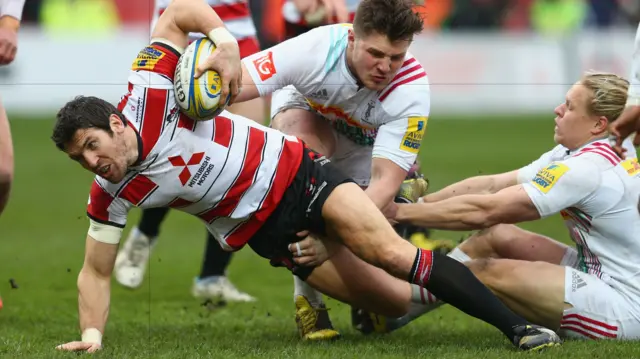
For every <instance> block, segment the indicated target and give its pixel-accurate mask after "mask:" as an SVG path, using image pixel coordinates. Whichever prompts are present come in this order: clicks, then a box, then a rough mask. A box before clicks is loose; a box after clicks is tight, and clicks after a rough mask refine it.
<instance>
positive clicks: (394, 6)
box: [353, 0, 424, 42]
mask: <svg viewBox="0 0 640 359" xmlns="http://www.w3.org/2000/svg"><path fill="white" fill-rule="evenodd" d="M413 4H414V3H413V0H362V2H360V4H359V5H358V9H357V10H356V16H355V18H354V19H353V31H354V32H355V33H356V34H357V35H358V36H368V35H371V34H372V33H378V34H380V35H386V36H387V38H388V39H389V41H391V42H394V41H397V40H409V39H411V38H412V37H413V35H414V34H417V33H420V32H421V31H422V29H423V27H424V23H423V21H422V17H421V16H420V14H418V13H417V12H415V11H414V10H413Z"/></svg>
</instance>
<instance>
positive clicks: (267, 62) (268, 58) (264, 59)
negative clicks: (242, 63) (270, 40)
mask: <svg viewBox="0 0 640 359" xmlns="http://www.w3.org/2000/svg"><path fill="white" fill-rule="evenodd" d="M253 66H255V68H256V71H258V75H259V76H260V80H262V81H267V80H268V79H270V78H271V77H272V76H273V75H275V74H276V66H275V64H274V63H273V53H272V52H271V51H268V52H267V53H266V54H264V55H262V56H260V57H258V58H257V59H255V60H253Z"/></svg>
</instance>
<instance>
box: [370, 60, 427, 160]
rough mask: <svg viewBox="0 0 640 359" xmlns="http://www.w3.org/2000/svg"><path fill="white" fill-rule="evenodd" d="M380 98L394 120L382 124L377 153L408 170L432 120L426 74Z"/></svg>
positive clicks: (377, 141) (375, 152) (376, 155)
mask: <svg viewBox="0 0 640 359" xmlns="http://www.w3.org/2000/svg"><path fill="white" fill-rule="evenodd" d="M422 71H424V70H422ZM380 101H381V103H382V107H383V109H384V111H385V113H386V115H387V116H388V117H389V120H390V121H388V122H386V123H385V124H383V125H382V126H380V127H379V128H378V135H377V136H376V140H375V142H374V144H373V157H374V158H375V157H377V158H385V159H388V160H391V161H393V162H394V163H395V164H397V165H398V166H400V167H401V168H402V169H404V170H407V171H408V170H409V169H410V168H411V166H412V165H413V164H414V162H415V160H416V158H417V156H418V152H420V146H421V145H422V139H423V138H424V136H425V133H426V130H427V122H428V121H429V111H430V109H431V102H430V101H431V100H430V89H429V83H428V81H427V79H426V76H425V77H422V78H418V79H416V80H414V81H412V82H410V83H407V84H403V85H401V86H399V87H397V88H396V89H394V90H393V91H390V92H389V94H388V96H386V97H385V98H382V97H381V98H380Z"/></svg>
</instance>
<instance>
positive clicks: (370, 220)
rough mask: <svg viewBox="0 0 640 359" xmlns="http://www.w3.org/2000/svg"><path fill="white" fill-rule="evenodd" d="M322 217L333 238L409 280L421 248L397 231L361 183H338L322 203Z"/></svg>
mask: <svg viewBox="0 0 640 359" xmlns="http://www.w3.org/2000/svg"><path fill="white" fill-rule="evenodd" d="M322 217H323V219H324V220H325V222H326V227H327V233H328V234H329V235H330V236H331V237H332V238H337V239H340V240H341V241H342V242H343V243H344V244H345V245H346V246H347V248H349V250H350V251H351V252H353V253H354V254H355V255H357V256H358V257H359V258H361V259H363V260H364V261H366V262H368V263H369V264H372V265H374V266H376V267H379V268H382V269H384V270H385V271H387V272H388V273H389V274H391V275H393V276H395V277H397V278H401V279H404V280H406V278H407V277H408V275H409V273H410V272H411V266H412V265H413V262H414V260H415V258H416V253H417V248H416V247H414V246H413V245H411V244H410V243H409V242H407V241H405V240H404V239H402V238H401V237H400V236H399V235H398V234H397V233H396V232H395V230H394V229H393V227H392V226H391V224H389V222H388V221H387V219H386V218H385V217H384V215H382V213H381V212H380V210H379V209H378V208H377V207H376V206H375V204H374V203H373V202H372V201H371V200H370V199H369V197H368V196H367V195H366V194H365V193H364V191H362V189H360V187H358V185H357V184H355V183H344V184H341V185H339V186H337V187H336V188H335V189H334V190H333V191H332V192H331V194H329V196H328V197H327V199H326V200H325V202H324V204H323V205H322Z"/></svg>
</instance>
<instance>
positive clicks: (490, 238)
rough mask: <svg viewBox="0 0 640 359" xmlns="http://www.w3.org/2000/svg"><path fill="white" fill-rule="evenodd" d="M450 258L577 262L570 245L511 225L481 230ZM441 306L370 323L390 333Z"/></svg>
mask: <svg viewBox="0 0 640 359" xmlns="http://www.w3.org/2000/svg"><path fill="white" fill-rule="evenodd" d="M447 255H448V256H449V257H451V258H453V259H455V260H457V261H458V262H462V263H468V262H469V261H471V260H472V259H480V258H508V259H518V260H525V261H544V262H548V263H552V264H559V265H563V266H564V265H567V266H573V265H574V264H575V263H576V262H577V254H576V251H575V250H574V249H572V248H570V247H568V246H567V245H565V244H562V243H560V242H557V241H555V240H553V239H551V238H549V237H546V236H543V235H540V234H537V233H533V232H530V231H526V230H523V229H521V228H519V227H517V226H515V225H510V224H499V225H496V226H493V227H491V228H487V229H484V230H481V231H478V232H476V233H474V234H473V235H472V236H471V237H469V238H468V239H467V240H465V241H464V242H463V243H461V244H460V245H459V246H458V247H456V248H455V249H454V250H453V251H451V252H450V253H449V254H447ZM442 304H443V303H442V302H441V301H439V300H435V301H433V302H432V303H430V304H429V305H425V306H414V307H413V308H412V310H411V311H410V313H408V314H407V315H405V316H403V317H400V318H380V316H378V315H376V314H372V313H367V314H368V315H369V316H370V317H372V318H373V319H371V320H370V321H378V322H384V326H378V328H377V329H378V330H379V331H382V332H390V331H393V330H397V329H399V328H401V327H403V326H405V325H407V324H409V323H410V322H411V321H413V320H415V319H417V318H419V317H420V316H422V315H424V314H426V313H428V312H430V311H432V310H434V309H437V308H439V307H440V306H441V305H442Z"/></svg>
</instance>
